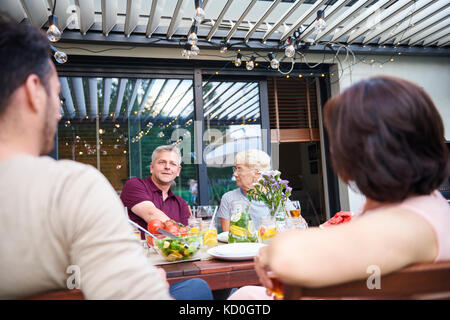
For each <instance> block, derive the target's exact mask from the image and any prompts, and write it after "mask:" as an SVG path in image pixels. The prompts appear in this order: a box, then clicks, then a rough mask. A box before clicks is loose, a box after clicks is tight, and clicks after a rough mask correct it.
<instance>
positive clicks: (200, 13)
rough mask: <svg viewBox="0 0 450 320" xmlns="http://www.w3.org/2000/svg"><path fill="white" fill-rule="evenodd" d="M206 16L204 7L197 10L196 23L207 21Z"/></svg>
mask: <svg viewBox="0 0 450 320" xmlns="http://www.w3.org/2000/svg"><path fill="white" fill-rule="evenodd" d="M205 16H206V13H205V10H203V8H202V7H200V6H199V7H197V8H196V9H195V21H197V22H198V23H201V22H202V21H203V20H204V19H205Z"/></svg>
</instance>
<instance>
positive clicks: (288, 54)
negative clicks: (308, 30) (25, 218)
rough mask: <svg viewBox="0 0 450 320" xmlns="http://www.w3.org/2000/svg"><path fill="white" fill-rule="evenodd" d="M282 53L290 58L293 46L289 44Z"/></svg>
mask: <svg viewBox="0 0 450 320" xmlns="http://www.w3.org/2000/svg"><path fill="white" fill-rule="evenodd" d="M284 54H285V56H286V57H288V58H292V57H293V56H294V55H295V48H294V45H293V44H290V45H288V46H287V47H286V49H285V50H284Z"/></svg>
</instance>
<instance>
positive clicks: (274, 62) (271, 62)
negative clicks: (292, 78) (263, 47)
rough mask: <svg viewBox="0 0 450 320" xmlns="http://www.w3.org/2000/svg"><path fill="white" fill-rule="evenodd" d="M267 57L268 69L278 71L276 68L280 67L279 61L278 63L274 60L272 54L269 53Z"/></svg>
mask: <svg viewBox="0 0 450 320" xmlns="http://www.w3.org/2000/svg"><path fill="white" fill-rule="evenodd" d="M268 57H269V59H270V67H271V68H272V69H275V70H278V68H279V67H280V61H278V60H277V59H275V55H274V54H273V52H270V53H269V54H268Z"/></svg>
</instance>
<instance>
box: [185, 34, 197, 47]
mask: <svg viewBox="0 0 450 320" xmlns="http://www.w3.org/2000/svg"><path fill="white" fill-rule="evenodd" d="M187 40H188V43H189V44H192V45H194V44H197V42H198V37H197V34H196V33H195V32H191V33H190V34H189V36H188V39H187Z"/></svg>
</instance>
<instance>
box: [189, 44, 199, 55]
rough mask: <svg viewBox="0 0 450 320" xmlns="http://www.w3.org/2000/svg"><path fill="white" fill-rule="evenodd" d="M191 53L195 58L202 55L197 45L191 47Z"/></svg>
mask: <svg viewBox="0 0 450 320" xmlns="http://www.w3.org/2000/svg"><path fill="white" fill-rule="evenodd" d="M191 52H192V55H193V56H196V55H198V54H199V53H200V49H199V48H198V47H197V46H196V45H195V44H193V45H192V47H191Z"/></svg>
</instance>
